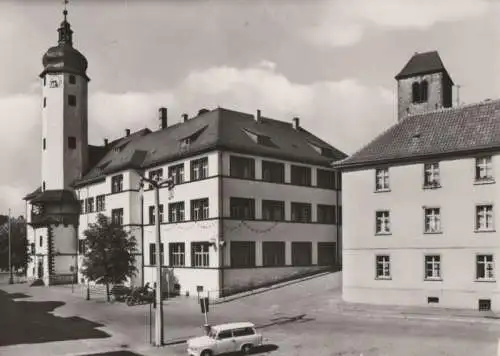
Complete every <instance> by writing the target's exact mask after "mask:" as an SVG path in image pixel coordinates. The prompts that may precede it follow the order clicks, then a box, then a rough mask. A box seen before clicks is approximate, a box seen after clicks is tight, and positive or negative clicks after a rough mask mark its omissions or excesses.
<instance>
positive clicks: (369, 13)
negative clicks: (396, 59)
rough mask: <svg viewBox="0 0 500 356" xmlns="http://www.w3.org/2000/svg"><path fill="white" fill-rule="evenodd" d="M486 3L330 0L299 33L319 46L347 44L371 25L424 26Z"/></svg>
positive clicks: (469, 13)
mask: <svg viewBox="0 0 500 356" xmlns="http://www.w3.org/2000/svg"><path fill="white" fill-rule="evenodd" d="M488 6H489V5H488V1H487V0H350V1H341V0H331V1H326V2H324V3H322V5H321V7H322V10H321V11H319V13H320V14H321V15H320V19H319V21H318V22H317V23H316V24H314V25H313V26H309V27H306V28H304V29H303V30H302V31H301V35H302V37H304V38H305V39H307V40H308V41H310V42H312V43H314V44H317V45H320V46H325V45H326V46H333V47H342V46H349V45H352V44H354V43H357V42H359V41H360V40H361V38H362V37H363V35H364V34H365V33H366V32H367V31H369V30H371V29H373V28H381V29H386V30H397V29H415V30H425V29H428V28H430V27H432V26H434V25H435V24H437V23H440V22H453V21H460V20H463V19H467V18H472V17H476V16H479V15H482V14H484V13H485V12H486V11H487V9H488Z"/></svg>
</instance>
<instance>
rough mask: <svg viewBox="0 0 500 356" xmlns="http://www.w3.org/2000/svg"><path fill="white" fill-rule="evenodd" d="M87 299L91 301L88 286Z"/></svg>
mask: <svg viewBox="0 0 500 356" xmlns="http://www.w3.org/2000/svg"><path fill="white" fill-rule="evenodd" d="M85 299H86V300H90V288H89V286H88V285H87V298H85Z"/></svg>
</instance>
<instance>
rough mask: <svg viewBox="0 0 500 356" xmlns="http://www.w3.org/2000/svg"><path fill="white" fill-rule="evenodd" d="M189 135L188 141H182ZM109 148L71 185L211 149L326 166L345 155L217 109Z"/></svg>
mask: <svg viewBox="0 0 500 356" xmlns="http://www.w3.org/2000/svg"><path fill="white" fill-rule="evenodd" d="M245 130H248V131H249V132H252V133H257V134H258V135H262V136H267V140H268V141H269V140H270V141H271V144H262V143H258V142H255V140H253V139H252V138H251V137H250V136H249V135H248V134H247V133H246V132H245ZM189 139H191V142H190V143H187V141H186V140H189ZM311 144H314V145H317V146H319V147H325V148H327V149H328V150H326V152H328V156H327V155H325V154H323V155H322V154H321V153H319V152H318V151H316V150H315V149H314V148H313V147H312V146H311ZM109 146H110V149H109V150H108V152H107V153H106V154H105V155H104V156H103V157H102V159H101V160H100V161H99V162H98V163H96V164H95V165H94V166H93V167H92V168H91V169H90V171H89V172H88V173H87V174H86V175H85V176H84V177H83V178H82V179H81V180H80V181H79V182H77V184H76V185H77V186H78V185H81V184H85V183H90V182H93V181H95V180H99V179H102V178H103V177H105V175H106V174H110V173H112V172H116V171H119V170H122V169H127V168H132V167H134V168H148V167H152V166H155V165H158V164H162V163H164V162H168V161H173V160H176V159H180V158H183V157H188V156H192V155H195V154H198V153H202V152H206V151H209V150H214V149H225V150H230V151H237V152H242V153H248V154H255V155H262V156H268V157H275V158H282V159H287V160H292V161H299V162H303V163H310V164H319V165H324V166H329V165H330V164H331V162H332V161H337V160H340V159H343V158H345V157H346V155H345V154H344V153H343V152H341V151H339V150H337V149H336V148H334V147H332V146H330V145H329V144H328V143H326V142H324V141H322V140H321V139H319V138H318V137H316V136H314V135H312V134H311V133H309V132H308V131H306V130H304V129H302V128H299V129H298V130H295V129H293V127H292V124H291V123H286V122H282V121H277V120H273V119H268V118H262V120H261V122H257V121H256V120H255V119H254V116H253V115H249V114H245V113H241V112H237V111H232V110H227V109H223V108H218V109H215V110H211V111H206V112H203V113H201V114H199V115H198V116H197V117H195V118H192V119H190V120H188V121H186V122H182V123H178V124H174V125H172V126H168V127H167V128H165V129H163V130H158V131H154V132H151V131H150V130H148V129H144V130H141V131H138V132H136V133H134V134H131V135H130V136H128V137H124V138H121V139H118V140H115V141H113V142H112V143H110V145H109Z"/></svg>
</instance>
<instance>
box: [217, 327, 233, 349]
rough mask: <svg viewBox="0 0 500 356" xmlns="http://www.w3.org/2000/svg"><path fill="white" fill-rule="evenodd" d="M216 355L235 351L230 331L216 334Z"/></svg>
mask: <svg viewBox="0 0 500 356" xmlns="http://www.w3.org/2000/svg"><path fill="white" fill-rule="evenodd" d="M216 347H217V354H221V353H226V352H233V351H235V350H236V349H235V342H234V339H233V334H232V331H231V330H221V331H219V333H218V334H217V346H216Z"/></svg>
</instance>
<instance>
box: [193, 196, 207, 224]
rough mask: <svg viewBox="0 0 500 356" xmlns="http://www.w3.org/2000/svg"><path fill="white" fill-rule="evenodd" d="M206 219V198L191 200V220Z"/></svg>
mask: <svg viewBox="0 0 500 356" xmlns="http://www.w3.org/2000/svg"><path fill="white" fill-rule="evenodd" d="M204 219H208V198H204V199H196V200H191V220H204Z"/></svg>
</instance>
